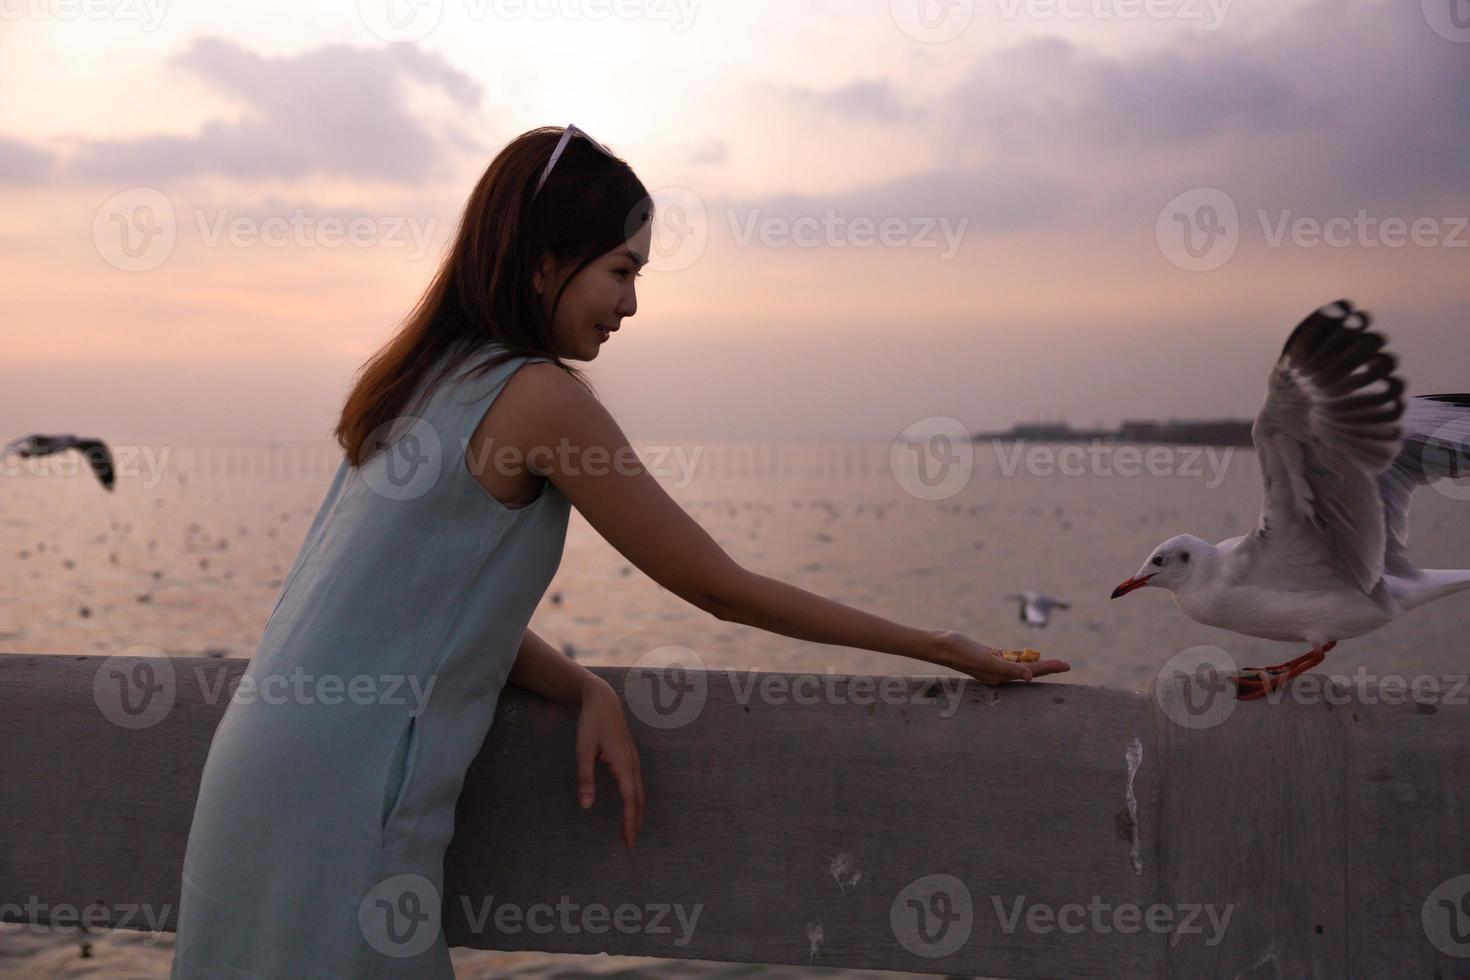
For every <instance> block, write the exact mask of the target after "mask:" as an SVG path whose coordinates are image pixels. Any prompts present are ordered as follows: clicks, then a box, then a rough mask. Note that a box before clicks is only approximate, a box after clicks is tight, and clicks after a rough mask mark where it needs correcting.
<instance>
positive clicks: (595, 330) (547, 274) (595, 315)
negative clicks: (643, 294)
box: [534, 225, 653, 361]
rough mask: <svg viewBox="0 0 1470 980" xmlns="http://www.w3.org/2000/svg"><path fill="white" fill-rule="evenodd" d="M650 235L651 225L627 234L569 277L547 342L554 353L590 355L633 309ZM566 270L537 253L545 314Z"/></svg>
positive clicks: (538, 282)
mask: <svg viewBox="0 0 1470 980" xmlns="http://www.w3.org/2000/svg"><path fill="white" fill-rule="evenodd" d="M652 240H653V230H652V228H651V226H649V225H644V226H643V228H642V229H641V230H640V231H639V232H638V233H637V234H635V235H634V236H633V237H632V238H630V239H628V240H627V241H626V242H624V243H623V244H622V245H620V246H618V247H617V248H615V249H613V250H612V251H610V252H608V253H606V254H605V255H600V256H598V257H597V258H596V259H594V260H593V261H592V263H591V264H589V265H588V266H587V267H586V268H585V269H583V270H582V271H581V272H579V273H577V275H576V277H575V278H573V279H572V281H571V283H570V284H569V285H568V286H567V288H566V291H565V292H563V293H562V294H561V301H560V303H558V305H557V308H556V320H555V321H554V322H553V323H552V324H551V342H552V345H553V346H554V347H555V349H556V353H557V354H558V355H560V356H561V357H565V358H567V359H568V360H574V361H590V360H592V359H593V358H595V357H596V356H597V352H598V350H599V348H601V347H602V345H603V344H604V343H607V342H608V339H609V338H610V337H611V336H612V334H613V333H614V332H615V331H617V329H618V328H619V327H620V326H622V322H623V320H624V319H626V318H628V317H630V316H632V315H633V314H635V313H637V312H638V298H637V296H636V295H635V287H634V280H635V279H637V277H638V274H639V273H638V270H639V269H640V268H641V267H642V266H643V265H644V264H645V263H646V262H647V261H648V248H649V245H650V243H651V242H652ZM567 271H569V270H565V269H559V268H557V267H556V264H555V262H554V261H552V258H551V255H550V253H548V254H546V255H544V256H542V260H541V267H540V268H539V269H537V271H536V274H535V277H534V280H535V281H534V285H535V287H536V291H537V292H538V293H540V294H541V303H542V309H544V310H545V311H546V314H547V315H548V316H550V315H551V304H552V301H553V300H555V299H556V293H557V290H558V289H560V288H561V283H562V278H563V277H564V276H565V274H566V272H567Z"/></svg>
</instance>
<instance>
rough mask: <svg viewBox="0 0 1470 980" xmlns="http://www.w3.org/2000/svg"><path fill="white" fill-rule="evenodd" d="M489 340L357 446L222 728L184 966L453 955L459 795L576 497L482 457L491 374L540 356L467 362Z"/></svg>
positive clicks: (305, 967)
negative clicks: (446, 914) (448, 910)
mask: <svg viewBox="0 0 1470 980" xmlns="http://www.w3.org/2000/svg"><path fill="white" fill-rule="evenodd" d="M485 350H487V351H488V350H489V348H485ZM481 360H483V357H482V356H481V355H480V354H478V353H477V354H476V355H474V356H472V357H471V359H470V361H469V362H467V363H465V364H462V365H460V366H458V367H457V368H456V369H455V371H454V372H453V373H452V374H451V375H449V376H447V377H446V378H445V379H444V380H443V381H442V382H441V383H440V384H439V385H437V386H436V387H435V388H434V389H433V391H432V392H431V393H430V396H429V398H428V400H427V402H426V403H421V404H422V407H421V408H419V409H418V410H416V411H415V412H414V414H413V416H404V417H403V418H402V419H400V420H397V423H396V425H394V426H391V427H385V429H384V435H383V438H384V439H385V440H386V441H387V443H388V445H387V448H386V449H385V450H384V451H382V452H378V453H376V454H374V455H373V456H372V457H370V458H369V459H368V460H366V461H365V462H364V465H363V466H362V467H361V469H354V468H352V467H350V466H349V465H348V463H347V461H346V460H345V459H344V460H343V462H342V465H341V467H340V468H339V469H338V471H337V474H336V477H335V478H334V479H333V481H332V483H331V486H330V488H329V489H328V490H327V495H326V499H325V500H323V501H322V505H321V508H320V510H318V512H317V514H316V517H315V518H314V519H313V520H312V522H311V526H310V528H309V529H308V531H307V534H306V539H305V541H304V543H303V544H302V546H301V551H300V553H299V554H298V555H297V557H296V560H295V562H294V563H293V565H292V567H291V569H290V571H289V572H288V573H287V578H286V581H285V583H284V585H283V586H282V589H281V594H280V597H279V598H278V599H277V601H276V606H275V608H274V610H272V612H271V616H270V619H269V621H268V623H267V624H266V628H265V632H264V635H263V636H262V638H261V642H260V646H259V648H258V649H257V651H256V653H255V656H254V657H253V658H252V659H251V661H250V663H249V665H248V666H247V668H246V670H245V673H244V677H242V678H241V681H240V686H239V688H237V689H236V692H235V694H234V696H233V697H232V698H231V700H230V703H229V705H228V706H227V708H226V710H225V713H224V717H223V719H222V720H221V722H220V725H219V728H218V729H217V730H216V732H215V735H214V739H213V741H212V742H211V744H210V748H209V756H208V759H207V761H206V763H205V766H204V772H203V776H202V779H201V783H200V787H199V797H198V800H197V802H196V804H195V808H194V819H193V824H192V826H191V828H190V832H189V841H188V846H187V849H186V851H185V856H184V869H183V885H182V894H181V897H180V905H179V918H178V928H177V935H176V939H175V946H174V959H173V970H172V973H171V974H170V976H171V977H173V978H175V980H193V978H211V980H214V978H236V977H238V978H242V980H244V978H251V980H260V978H277V977H279V978H283V980H284V978H290V980H307V978H322V980H327V978H331V980H341V978H374V977H415V978H424V977H430V978H441V977H442V978H451V977H453V976H454V971H453V969H452V968H451V966H450V959H449V947H448V945H447V944H446V942H445V940H444V936H443V933H442V930H441V928H440V921H439V914H440V908H441V906H442V903H443V880H444V876H443V867H444V852H445V850H446V848H447V847H448V846H449V841H450V838H451V837H452V836H453V833H454V808H455V803H456V800H457V799H458V797H459V792H460V787H461V785H462V783H463V780H464V775H465V771H466V769H467V768H468V767H469V764H470V762H471V761H472V760H473V759H474V757H475V755H476V754H477V753H478V752H479V750H480V746H481V743H482V742H483V741H484V739H485V736H486V734H487V733H488V732H489V730H490V723H491V720H492V719H493V717H494V714H495V705H496V702H497V700H498V699H499V696H500V691H501V689H502V687H503V686H504V685H505V682H506V677H507V675H508V674H509V673H510V670H511V666H512V665H513V664H514V662H515V659H516V655H517V652H518V650H519V648H520V644H521V639H522V636H523V634H524V633H525V630H526V626H527V624H528V623H529V622H530V619H531V614H532V613H533V612H534V610H535V608H536V605H537V603H538V602H539V601H540V599H541V597H542V595H543V594H544V592H545V591H546V587H547V586H548V585H549V584H550V583H551V579H552V576H553V575H554V574H555V573H556V570H557V567H558V565H559V564H560V562H561V555H562V546H563V543H564V541H565V536H566V527H567V518H568V514H569V510H570V508H569V502H568V500H567V499H566V497H565V496H563V495H562V494H561V493H560V492H559V491H558V490H557V489H556V487H555V485H554V484H552V483H551V482H550V481H549V480H548V481H543V484H542V488H541V492H540V495H539V496H538V497H537V498H536V499H535V500H534V501H533V502H532V503H530V504H528V505H526V506H523V507H517V508H514V509H512V508H508V507H506V506H505V505H504V504H502V503H500V502H499V501H497V500H496V499H495V498H494V497H492V496H490V494H489V493H488V492H487V491H486V490H485V489H484V488H483V487H482V486H480V484H479V483H477V482H476V480H475V478H474V477H473V476H472V475H471V474H470V472H469V471H468V470H467V468H466V458H465V447H466V445H467V443H468V440H469V438H470V435H471V434H472V433H473V432H474V430H475V428H476V426H477V425H478V424H479V422H480V419H481V418H482V417H483V416H484V414H485V412H486V410H487V409H489V407H490V404H491V402H492V401H493V400H494V398H495V396H496V395H497V394H498V393H499V392H500V391H501V389H502V388H503V387H504V386H505V383H506V382H507V381H508V380H509V379H510V377H511V375H512V374H514V372H515V371H516V369H517V368H519V367H520V366H521V365H523V364H525V363H528V362H530V361H537V360H543V361H544V360H546V358H543V357H528V356H522V357H517V358H515V359H512V360H511V361H508V362H507V363H505V364H502V365H499V366H497V367H495V368H493V369H491V370H490V371H489V372H487V373H485V374H483V375H481V376H480V377H478V378H470V377H467V372H468V370H469V368H470V367H472V366H473V365H474V364H475V363H478V362H480V361H481ZM405 408H406V409H407V408H412V402H410V403H409V404H408V405H406V406H405ZM370 438H371V437H370Z"/></svg>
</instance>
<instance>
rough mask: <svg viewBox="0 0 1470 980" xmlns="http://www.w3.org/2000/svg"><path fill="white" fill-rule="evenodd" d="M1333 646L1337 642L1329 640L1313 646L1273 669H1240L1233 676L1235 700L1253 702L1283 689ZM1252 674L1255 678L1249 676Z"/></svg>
mask: <svg viewBox="0 0 1470 980" xmlns="http://www.w3.org/2000/svg"><path fill="white" fill-rule="evenodd" d="M1335 646H1337V641H1336V640H1330V641H1329V642H1328V643H1327V644H1326V645H1324V646H1322V647H1316V646H1314V647H1312V649H1311V650H1309V651H1307V652H1306V653H1304V654H1302V655H1301V656H1300V657H1297V658H1296V659H1295V660H1288V661H1287V662H1286V663H1284V664H1277V665H1275V666H1274V667H1242V668H1241V672H1240V673H1239V674H1236V675H1235V698H1236V700H1237V701H1254V700H1255V699H1256V698H1260V697H1265V696H1266V694H1268V693H1269V692H1271V691H1274V690H1276V689H1278V688H1282V687H1285V686H1286V683H1287V681H1289V680H1291V679H1292V678H1293V677H1295V676H1296V675H1297V674H1302V673H1305V672H1307V671H1309V670H1311V669H1312V668H1313V667H1315V666H1317V665H1318V664H1320V663H1321V662H1322V660H1323V659H1324V658H1325V657H1326V656H1327V654H1328V653H1329V652H1330V651H1331V650H1332V648H1333V647H1335ZM1252 673H1253V674H1255V675H1256V676H1254V677H1252V676H1249V675H1250V674H1252Z"/></svg>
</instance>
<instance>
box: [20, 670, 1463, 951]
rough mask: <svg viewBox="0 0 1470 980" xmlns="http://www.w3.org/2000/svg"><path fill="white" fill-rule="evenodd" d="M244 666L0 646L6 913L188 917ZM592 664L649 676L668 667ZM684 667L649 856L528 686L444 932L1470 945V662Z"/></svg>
mask: <svg viewBox="0 0 1470 980" xmlns="http://www.w3.org/2000/svg"><path fill="white" fill-rule="evenodd" d="M104 665H105V666H106V667H107V668H108V673H107V675H106V676H105V677H103V675H101V674H99V670H100V668H102V667H103V666H104ZM245 666H246V664H245V661H243V660H211V659H185V658H171V659H163V658H156V659H147V658H128V657H114V658H103V657H92V656H70V655H54V656H32V655H21V654H0V780H3V787H4V792H3V795H0V909H3V911H0V916H3V918H4V919H6V920H8V921H21V922H26V921H30V922H38V921H39V922H49V921H60V923H61V924H71V923H74V922H75V921H77V920H76V919H70V920H66V919H60V920H57V919H56V916H57V915H58V914H60V913H58V912H57V911H56V910H58V909H61V908H62V907H64V906H70V907H71V909H73V910H84V909H88V908H91V909H92V910H93V912H94V913H96V914H98V915H100V916H101V917H102V921H105V922H106V923H107V924H109V925H113V926H118V927H128V928H147V927H148V922H147V921H146V920H145V919H144V918H143V917H142V916H141V915H139V914H138V913H137V912H136V911H134V912H133V913H132V914H129V913H128V911H127V910H129V909H133V910H137V909H139V908H146V909H151V910H154V914H155V916H156V920H155V921H160V923H161V925H162V927H163V928H164V929H172V928H173V925H174V921H175V915H176V910H177V901H178V890H179V874H180V868H181V864H182V860H183V854H184V845H185V841H186V839H187V836H188V831H189V822H190V819H191V816H192V813H193V804H194V797H195V793H196V791H197V788H198V780H199V774H200V770H201V767H202V765H203V763H204V759H205V756H206V753H207V751H208V747H209V741H210V738H211V736H212V734H213V731H214V728H215V726H216V725H217V724H218V722H219V719H220V716H221V715H222V713H223V711H224V708H225V706H226V704H227V697H228V695H225V696H223V697H220V696H211V695H210V693H209V692H211V691H215V692H217V691H219V690H221V687H220V684H221V681H223V682H224V683H225V684H226V685H228V684H230V683H232V682H233V681H234V680H235V679H237V678H238V676H239V674H240V673H241V672H243V670H244V668H245ZM119 669H120V673H119V672H118V671H119ZM593 669H594V671H595V672H596V673H598V674H599V675H601V676H602V677H604V678H606V679H607V680H608V681H609V682H610V683H612V684H613V686H614V687H615V688H616V689H618V690H619V691H625V692H626V693H628V696H629V697H630V698H635V697H643V695H641V694H638V693H637V692H638V691H640V690H642V689H643V688H644V687H645V686H647V685H649V684H654V685H656V684H658V683H660V677H661V675H647V674H639V675H634V677H633V678H632V680H633V681H634V683H633V684H632V685H630V686H627V687H625V682H626V681H628V680H629V676H628V674H629V672H628V670H627V669H624V668H593ZM139 671H142V672H143V673H142V674H141V675H139V674H138V672H139ZM149 672H151V676H152V677H153V678H155V679H156V678H160V677H162V676H165V672H166V674H167V676H168V677H169V678H171V679H172V681H173V684H172V693H171V695H170V698H171V701H170V703H169V705H168V706H167V710H165V711H162V712H157V713H156V714H157V717H156V718H154V719H153V720H151V721H149V722H148V723H147V724H141V723H140V722H139V721H138V717H139V716H138V715H137V714H136V709H137V705H136V704H133V705H132V709H131V710H134V712H135V714H134V715H131V716H128V717H122V716H120V715H119V714H118V705H117V704H116V703H115V702H113V701H111V700H110V699H112V698H114V697H115V695H114V694H110V693H108V692H109V691H112V690H113V689H114V688H115V687H116V684H113V683H112V682H111V681H109V680H108V679H107V678H109V677H135V676H143V677H147V676H149ZM99 677H102V680H99ZM682 680H683V685H684V689H685V693H686V695H687V694H689V693H690V692H691V691H693V692H695V693H697V694H699V695H700V696H701V697H702V698H703V703H702V707H700V708H699V709H698V710H697V711H694V712H692V713H690V712H688V711H684V716H683V717H682V718H679V719H677V722H678V723H677V724H673V725H672V727H669V726H670V724H671V723H670V721H669V716H665V715H659V716H655V715H651V714H650V713H649V711H648V709H647V707H646V705H644V706H643V707H642V710H637V711H633V710H630V720H631V722H632V724H633V727H634V734H635V737H636V738H637V740H638V745H639V752H640V754H641V756H642V763H643V774H644V781H645V785H646V787H647V792H648V810H647V819H646V823H645V825H644V828H643V832H642V834H641V835H640V837H639V840H638V845H637V848H636V850H634V851H633V852H628V851H626V850H625V849H624V848H623V847H622V845H621V844H620V843H619V842H618V841H617V827H618V823H619V819H620V816H621V805H620V802H619V801H618V797H617V791H616V787H615V786H614V785H613V783H612V780H611V778H610V777H609V776H608V774H607V773H606V772H605V770H604V767H602V766H599V767H598V768H599V786H598V802H597V805H596V807H595V808H594V809H593V810H592V811H591V812H585V811H582V810H581V809H580V808H579V807H578V806H577V804H576V801H575V794H574V765H573V759H574V755H573V736H574V730H575V725H574V717H573V715H572V714H571V713H570V712H569V711H567V710H565V709H563V708H561V707H559V706H557V705H555V704H552V703H550V702H548V701H545V700H544V699H542V698H540V697H538V696H536V695H533V694H531V693H529V692H527V691H524V690H521V689H519V688H514V687H512V688H508V689H507V691H506V693H505V695H504V696H503V697H502V698H501V701H500V704H499V707H498V710H497V714H496V718H495V723H494V727H493V728H492V731H491V734H490V736H489V738H488V739H487V740H486V742H485V744H484V746H483V748H482V749H481V751H480V754H479V757H478V759H477V760H476V762H475V764H474V766H473V767H472V768H471V770H470V772H469V774H468V777H467V779H466V783H465V789H464V793H463V795H462V797H461V799H460V802H459V808H458V814H457V823H456V830H457V834H456V837H455V840H454V843H453V845H452V846H451V848H450V852H449V854H448V856H447V859H446V871H445V888H446V892H447V894H446V896H445V900H444V904H443V923H444V928H445V930H446V933H447V936H448V939H449V942H450V943H451V945H460V946H473V947H478V948H487V949H537V950H546V951H551V952H569V953H592V952H607V953H613V954H628V955H642V956H662V957H691V958H699V959H712V960H731V961H746V962H762V963H787V964H808V963H810V964H814V965H820V966H845V967H853V968H871V969H892V970H909V971H915V972H932V973H946V974H966V975H968V974H978V975H983V976H992V977H1089V978H1091V977H1098V976H1158V977H1162V976H1171V977H1176V976H1177V977H1204V976H1226V977H1234V976H1273V977H1274V976H1292V977H1306V976H1320V977H1333V978H1336V977H1343V976H1354V977H1357V976H1362V977H1377V976H1385V975H1401V976H1402V975H1416V976H1430V975H1435V974H1436V973H1439V974H1441V975H1450V974H1460V973H1463V972H1465V971H1467V970H1470V959H1462V958H1459V956H1460V954H1462V953H1463V954H1470V898H1466V897H1465V896H1466V895H1467V894H1470V878H1467V879H1466V880H1465V882H1464V887H1463V888H1460V887H1459V886H1458V885H1457V884H1456V883H1455V882H1453V880H1452V879H1455V878H1456V877H1457V876H1460V875H1470V780H1467V779H1466V778H1465V774H1466V773H1467V772H1470V707H1466V706H1464V705H1463V704H1462V703H1460V702H1462V701H1463V700H1464V694H1465V693H1466V692H1461V697H1460V698H1459V699H1458V701H1457V702H1456V703H1448V702H1449V701H1450V700H1451V699H1449V698H1444V699H1443V700H1442V701H1441V702H1440V703H1437V704H1420V703H1416V702H1415V701H1414V700H1413V699H1402V700H1401V702H1400V703H1396V704H1389V703H1384V699H1383V698H1382V697H1380V696H1378V692H1377V689H1376V688H1370V689H1367V690H1366V691H1365V690H1357V691H1353V690H1349V689H1346V688H1343V687H1335V688H1332V689H1330V691H1329V694H1330V693H1332V692H1335V693H1336V697H1331V698H1329V697H1326V696H1324V697H1318V698H1316V699H1315V702H1316V703H1311V704H1307V703H1302V702H1301V700H1300V699H1296V700H1294V699H1292V698H1287V699H1285V700H1283V701H1281V702H1280V703H1274V704H1271V703H1266V702H1263V701H1257V702H1249V703H1240V704H1235V703H1234V702H1233V701H1232V702H1230V704H1228V705H1227V704H1223V703H1222V702H1215V704H1214V715H1215V717H1209V716H1208V712H1206V713H1205V714H1201V712H1200V710H1199V703H1198V695H1199V691H1197V690H1195V689H1193V688H1191V687H1190V685H1191V684H1195V683H1196V681H1195V680H1191V679H1188V678H1176V679H1175V680H1172V681H1170V682H1169V686H1168V687H1167V688H1165V689H1162V690H1160V691H1158V692H1156V693H1157V694H1158V699H1156V698H1155V697H1153V696H1151V695H1149V694H1138V693H1133V692H1125V691H1117V690H1108V689H1103V688H1088V687H1077V686H1069V685H1065V684H1057V683H1052V682H1050V681H1044V682H1038V683H1035V684H1033V685H1030V686H1025V687H1021V686H1014V685H1013V686H1007V687H1004V688H988V687H985V686H982V685H979V684H976V683H974V682H964V683H963V684H962V683H960V681H959V680H958V679H956V678H942V679H936V678H919V677H905V678H889V679H886V680H885V679H882V678H862V677H860V676H859V677H852V676H849V675H827V674H817V675H816V676H815V677H805V678H804V679H803V675H793V674H764V673H754V672H752V673H737V674H734V675H731V674H727V673H726V672H724V671H709V672H700V671H692V672H689V673H688V674H686V675H684V676H683V678H682ZM883 683H886V684H887V685H889V686H888V687H886V688H883V687H880V686H879V685H880V684H883ZM752 684H754V687H752V686H751V685H752ZM945 684H948V685H950V686H949V687H945V686H944V685H945ZM94 685H95V686H94ZM109 685H111V686H109ZM224 690H226V691H228V690H229V688H228V686H226V687H225V688H224ZM650 690H651V688H650ZM946 694H954V695H955V698H954V699H953V700H951V699H949V698H947V697H946ZM1181 699H1182V700H1181ZM1191 699H1193V700H1191ZM1329 700H1335V701H1336V702H1337V703H1336V704H1332V703H1328V701H1329ZM1370 702H1371V703H1370ZM670 703H672V702H667V701H666V702H663V703H661V708H662V709H667V708H668V705H669V704H670ZM1181 703H1183V704H1185V706H1186V709H1187V710H1186V712H1185V714H1182V715H1181V714H1180V713H1179V705H1180V704H1181ZM640 704H642V702H640ZM1171 706H1172V707H1171ZM1166 709H1169V710H1166ZM681 710H682V709H681ZM644 718H651V719H652V720H654V721H655V722H656V723H657V724H658V725H659V726H662V727H655V726H653V725H649V724H645V722H644V720H643V719H644ZM1174 718H1180V719H1182V720H1181V721H1175V720H1171V719H1174ZM120 719H121V720H120ZM1202 719H1203V720H1202ZM129 726H134V727H129ZM303 816H304V817H306V818H309V815H303ZM559 903H560V906H561V907H563V908H562V909H559V907H558V906H559ZM506 906H509V907H511V908H512V909H513V910H515V911H516V912H517V913H518V915H513V916H511V917H510V918H506V917H505V916H503V915H498V914H497V911H496V910H497V909H502V908H503V907H506ZM539 906H547V907H549V908H547V909H545V910H544V911H534V910H536V909H537V908H538V907H539ZM38 908H39V909H40V911H35V910H36V909H38ZM630 908H631V911H627V910H628V909H630ZM660 908H661V909H662V910H663V912H662V914H660V913H659V912H658V910H659V909H660ZM28 909H30V910H32V911H27V910H28ZM588 909H592V910H594V911H593V913H592V915H591V917H588V914H587V910H588ZM598 909H600V910H602V911H601V912H597V911H596V910H598ZM619 910H625V911H623V912H620V911H619ZM487 911H488V912H489V915H488V918H486V917H484V916H485V913H486V912H487ZM696 913H697V916H698V918H697V919H692V917H693V915H695V914H696ZM73 914H75V912H73ZM681 914H682V916H683V918H682V919H681ZM620 915H622V916H623V918H619V916H620ZM655 917H658V919H659V921H658V922H654V919H655ZM1436 917H1438V918H1436ZM477 920H479V921H480V922H481V923H482V924H481V925H480V926H479V927H478V928H477V927H476V924H475V923H476V921H477ZM691 920H692V921H691ZM1166 920H1167V922H1166ZM84 921H88V922H89V923H94V922H97V921H98V919H95V918H94V919H86V920H84ZM497 923H498V925H497ZM548 926H549V928H548ZM599 927H600V928H599Z"/></svg>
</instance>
